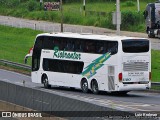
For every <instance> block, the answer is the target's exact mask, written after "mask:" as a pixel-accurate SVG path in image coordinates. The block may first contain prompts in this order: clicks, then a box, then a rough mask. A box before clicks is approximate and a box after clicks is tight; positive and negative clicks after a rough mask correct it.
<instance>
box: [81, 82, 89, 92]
mask: <svg viewBox="0 0 160 120" xmlns="http://www.w3.org/2000/svg"><path fill="white" fill-rule="evenodd" d="M81 89H82V91H83V92H84V93H87V92H88V82H87V80H86V79H83V80H82V81H81Z"/></svg>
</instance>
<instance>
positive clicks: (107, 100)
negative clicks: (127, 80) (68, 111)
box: [0, 69, 160, 112]
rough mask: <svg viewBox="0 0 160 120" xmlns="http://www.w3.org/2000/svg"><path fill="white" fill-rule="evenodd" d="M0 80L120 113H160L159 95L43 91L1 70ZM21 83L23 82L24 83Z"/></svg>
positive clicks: (60, 90) (66, 89) (24, 79)
mask: <svg viewBox="0 0 160 120" xmlns="http://www.w3.org/2000/svg"><path fill="white" fill-rule="evenodd" d="M0 80H1V81H6V82H10V83H14V84H17V85H21V86H27V87H31V88H35V89H41V90H44V91H47V92H50V93H53V94H58V95H64V96H67V97H69V98H72V99H78V100H83V101H86V102H90V103H94V104H97V105H99V106H106V107H109V108H113V109H117V110H121V111H137V112H138V111H159V112H160V102H159V100H160V93H153V92H149V91H148V92H143V91H133V92H129V93H128V95H125V96H118V95H112V94H108V93H106V92H101V93H100V94H99V95H94V94H92V93H88V94H84V93H82V92H81V90H70V89H69V88H58V87H52V88H51V89H44V88H43V85H42V84H35V83H32V82H31V77H30V76H26V75H22V74H19V73H15V72H10V71H6V70H2V69H0ZM23 81H25V83H24V82H23Z"/></svg>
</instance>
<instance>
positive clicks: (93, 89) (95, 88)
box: [91, 80, 99, 94]
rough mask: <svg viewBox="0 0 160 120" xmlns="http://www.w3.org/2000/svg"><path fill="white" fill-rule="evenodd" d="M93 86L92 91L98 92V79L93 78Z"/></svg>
mask: <svg viewBox="0 0 160 120" xmlns="http://www.w3.org/2000/svg"><path fill="white" fill-rule="evenodd" d="M91 88H92V92H93V93H94V94H98V92H99V88H98V83H97V81H96V80H93V81H92V83H91Z"/></svg>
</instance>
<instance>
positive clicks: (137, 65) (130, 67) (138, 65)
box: [123, 62, 148, 71]
mask: <svg viewBox="0 0 160 120" xmlns="http://www.w3.org/2000/svg"><path fill="white" fill-rule="evenodd" d="M123 71H148V63H144V62H134V63H123Z"/></svg>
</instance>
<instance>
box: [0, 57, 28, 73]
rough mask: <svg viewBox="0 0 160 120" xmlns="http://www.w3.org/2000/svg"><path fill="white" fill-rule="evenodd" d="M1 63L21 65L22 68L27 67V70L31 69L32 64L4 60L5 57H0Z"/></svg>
mask: <svg viewBox="0 0 160 120" xmlns="http://www.w3.org/2000/svg"><path fill="white" fill-rule="evenodd" d="M0 63H3V64H7V65H11V66H15V67H20V68H23V69H27V70H31V66H29V65H25V64H20V63H16V62H12V61H8V60H4V59H0Z"/></svg>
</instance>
